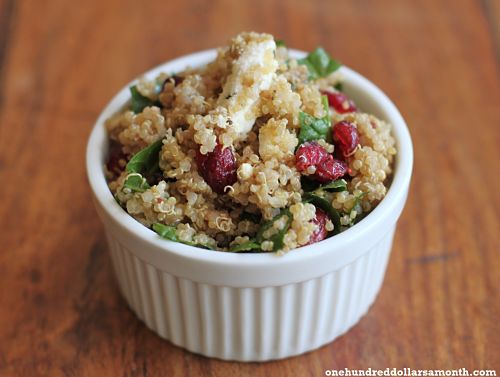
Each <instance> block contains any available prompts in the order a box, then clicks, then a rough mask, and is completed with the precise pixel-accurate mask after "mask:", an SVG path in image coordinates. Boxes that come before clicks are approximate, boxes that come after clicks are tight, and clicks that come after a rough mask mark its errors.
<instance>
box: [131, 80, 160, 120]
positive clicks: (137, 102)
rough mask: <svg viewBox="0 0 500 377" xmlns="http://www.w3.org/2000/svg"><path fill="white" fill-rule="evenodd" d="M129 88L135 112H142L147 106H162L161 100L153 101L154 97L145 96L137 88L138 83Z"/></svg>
mask: <svg viewBox="0 0 500 377" xmlns="http://www.w3.org/2000/svg"><path fill="white" fill-rule="evenodd" d="M129 89H130V95H131V96H132V102H131V107H132V111H133V112H134V113H136V114H138V113H140V112H141V111H142V110H144V108H145V107H147V106H158V107H161V103H160V102H158V101H153V100H152V99H150V98H148V97H144V96H143V95H142V94H141V93H139V91H138V90H137V85H134V86H131V87H130V88H129Z"/></svg>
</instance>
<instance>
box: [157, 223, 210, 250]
mask: <svg viewBox="0 0 500 377" xmlns="http://www.w3.org/2000/svg"><path fill="white" fill-rule="evenodd" d="M152 228H153V230H154V231H155V232H156V233H158V235H159V236H160V237H161V238H165V239H167V240H170V241H174V242H180V243H183V244H185V245H189V246H196V247H201V248H202V249H209V250H214V249H213V248H212V247H211V246H208V245H202V244H198V243H195V242H188V241H182V240H180V239H179V237H177V234H176V233H175V227H173V226H170V225H165V224H161V223H154V224H153V226H152Z"/></svg>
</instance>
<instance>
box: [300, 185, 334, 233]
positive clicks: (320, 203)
mask: <svg viewBox="0 0 500 377" xmlns="http://www.w3.org/2000/svg"><path fill="white" fill-rule="evenodd" d="M302 198H303V199H304V202H306V203H311V204H314V205H315V206H316V207H318V208H321V209H322V210H323V211H325V212H326V213H327V215H328V217H330V220H332V222H333V225H334V228H333V234H338V233H340V226H341V224H340V215H339V213H338V211H337V210H336V209H335V208H333V207H332V204H331V203H330V202H329V201H328V200H326V199H325V198H322V197H321V196H319V195H315V194H312V193H310V192H306V193H305V194H304V195H303V196H302Z"/></svg>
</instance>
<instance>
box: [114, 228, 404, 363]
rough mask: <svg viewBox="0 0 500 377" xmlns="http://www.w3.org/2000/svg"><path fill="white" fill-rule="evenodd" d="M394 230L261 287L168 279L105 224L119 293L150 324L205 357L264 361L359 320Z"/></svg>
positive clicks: (312, 344) (305, 347)
mask: <svg viewBox="0 0 500 377" xmlns="http://www.w3.org/2000/svg"><path fill="white" fill-rule="evenodd" d="M394 229H395V227H392V228H390V229H389V231H388V232H387V233H386V234H385V235H383V236H382V237H381V238H380V240H379V241H378V242H377V243H375V244H374V245H373V246H372V247H371V249H370V250H368V251H367V252H366V253H365V254H363V255H362V256H360V257H359V258H357V259H356V260H355V261H353V262H352V263H350V264H348V265H346V266H345V267H343V268H341V269H338V270H335V271H332V272H330V273H328V274H326V275H323V276H320V277H317V278H314V279H310V280H307V281H302V282H297V283H292V284H286V285H281V286H274V287H261V288H241V287H229V286H217V285H212V284H206V283H201V282H197V281H193V280H190V279H186V278H182V277H178V276H175V275H173V274H171V273H168V272H166V271H162V270H161V269H158V268H156V267H155V266H153V265H151V264H149V263H147V262H145V261H143V260H141V259H140V258H139V257H138V256H137V253H135V252H134V250H130V249H128V248H127V247H126V246H125V245H123V243H121V242H120V240H119V239H118V238H116V237H115V236H114V234H113V233H112V231H111V230H110V229H107V236H108V242H109V247H110V250H111V255H112V260H113V266H114V269H115V272H116V276H117V280H118V283H119V286H120V289H121V291H122V294H123V296H124V297H125V299H126V301H127V302H128V304H129V305H130V307H131V308H132V310H133V311H134V312H135V313H136V314H137V316H138V317H139V318H140V319H141V320H142V321H144V322H145V323H146V325H147V326H148V327H149V328H150V329H152V330H153V331H155V332H156V333H158V334H159V335H160V336H161V337H163V338H165V339H167V340H169V341H171V342H172V343H173V344H175V345H178V346H180V347H183V348H186V349H188V350H189V351H192V352H195V353H199V354H202V355H205V356H209V357H217V358H221V359H228V360H241V361H250V360H252V361H263V360H270V359H279V358H284V357H288V356H293V355H298V354H301V353H303V352H307V351H310V350H313V349H315V348H318V347H320V346H322V345H324V344H327V343H329V342H331V341H332V340H334V339H335V338H336V337H338V336H339V335H341V334H343V333H344V332H346V331H347V330H348V329H349V328H351V327H352V326H353V325H354V324H355V323H356V322H358V320H359V319H360V317H361V316H362V315H364V314H365V313H366V312H367V310H368V308H369V307H370V305H371V304H372V303H373V301H374V300H375V297H376V295H377V293H378V291H379V289H380V286H381V284H382V280H383V277H384V274H385V269H386V265H387V261H388V258H389V254H390V250H391V244H392V239H393V234H394Z"/></svg>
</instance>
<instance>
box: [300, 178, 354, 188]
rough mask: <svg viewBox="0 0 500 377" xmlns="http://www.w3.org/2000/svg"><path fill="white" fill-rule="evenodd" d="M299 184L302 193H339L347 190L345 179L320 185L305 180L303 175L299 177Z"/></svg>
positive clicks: (310, 180)
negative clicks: (322, 191)
mask: <svg viewBox="0 0 500 377" xmlns="http://www.w3.org/2000/svg"><path fill="white" fill-rule="evenodd" d="M300 184H301V186H302V190H304V192H313V191H321V190H324V191H329V192H341V191H346V190H347V182H346V181H345V179H337V180H335V181H332V182H329V183H326V184H324V185H321V184H320V183H319V182H317V181H314V180H312V179H309V178H307V177H306V176H305V175H303V176H301V177H300Z"/></svg>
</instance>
